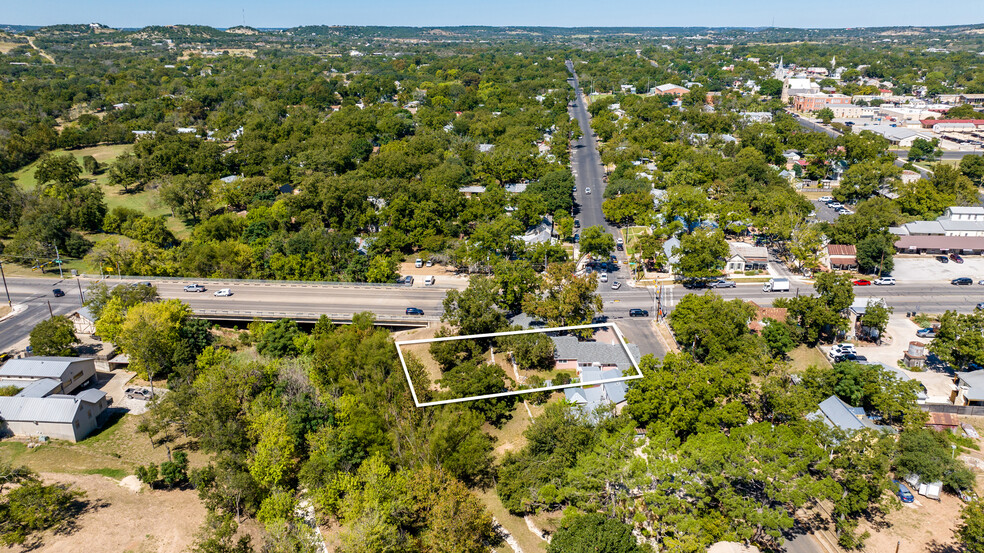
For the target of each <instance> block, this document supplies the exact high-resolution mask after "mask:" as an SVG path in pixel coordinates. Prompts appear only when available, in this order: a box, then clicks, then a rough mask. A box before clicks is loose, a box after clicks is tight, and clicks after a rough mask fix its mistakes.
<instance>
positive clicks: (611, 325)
mask: <svg viewBox="0 0 984 553" xmlns="http://www.w3.org/2000/svg"><path fill="white" fill-rule="evenodd" d="M586 328H610V329H611V330H612V331H613V332H614V333H615V336H616V337H617V338H618V343H619V344H620V345H621V346H622V350H623V351H624V352H625V356H626V357H628V358H629V362H630V363H632V367H633V368H634V369H635V370H636V374H634V375H629V376H621V377H618V378H604V379H601V380H593V381H591V382H588V383H584V382H578V383H571V384H560V385H558V386H544V387H543V388H533V389H530V390H512V391H509V392H502V393H498V394H485V395H481V396H472V397H461V398H455V399H445V400H441V401H428V402H426V403H420V401H419V400H418V399H417V390H416V388H414V386H413V379H411V378H410V371H409V370H407V362H406V360H405V359H404V358H403V350H402V349H401V346H410V345H414V344H429V343H432V342H447V341H450V340H468V339H475V338H496V337H499V336H511V335H514V334H534V333H537V334H545V333H547V332H561V331H567V330H583V329H586ZM396 353H397V355H399V356H400V364H401V365H403V374H404V375H406V377H407V384H409V385H410V395H412V396H413V404H414V405H416V406H417V407H435V406H438V405H448V404H451V403H463V402H466V401H478V400H480V399H494V398H499V397H508V396H517V395H523V394H533V393H537V392H547V391H553V390H563V389H566V388H581V387H583V386H597V385H599V384H609V383H612V382H626V381H628V380H638V379H640V378H642V369H640V368H639V362H638V360H636V359H635V358H633V357H632V354H631V353H629V347H628V345H626V342H625V337H624V336H623V335H622V330H621V329H619V328H618V325H616V324H615V323H597V324H589V325H576V326H559V327H553V328H537V329H529V330H514V331H510V332H492V333H489V334H471V335H468V336H446V337H443V338H425V339H421V340H402V341H399V342H396Z"/></svg>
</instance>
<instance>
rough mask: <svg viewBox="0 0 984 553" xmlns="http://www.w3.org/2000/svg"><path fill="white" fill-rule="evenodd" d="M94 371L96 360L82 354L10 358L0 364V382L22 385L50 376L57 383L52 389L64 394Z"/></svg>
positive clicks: (89, 376)
mask: <svg viewBox="0 0 984 553" xmlns="http://www.w3.org/2000/svg"><path fill="white" fill-rule="evenodd" d="M95 375H96V364H95V362H94V361H93V360H92V359H89V358H84V357H24V358H21V359H11V360H9V361H7V362H6V363H4V365H3V367H0V382H3V383H4V384H5V385H8V386H10V385H13V386H18V387H21V388H23V387H25V386H27V385H28V384H31V383H32V382H34V381H36V380H42V379H54V380H56V381H58V382H59V384H60V386H59V387H58V389H57V390H55V393H61V394H67V393H70V392H72V391H73V390H75V389H76V388H78V387H79V386H81V385H82V384H83V383H85V382H86V381H87V380H89V379H90V378H92V377H93V376H95Z"/></svg>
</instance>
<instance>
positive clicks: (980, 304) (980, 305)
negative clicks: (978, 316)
mask: <svg viewBox="0 0 984 553" xmlns="http://www.w3.org/2000/svg"><path fill="white" fill-rule="evenodd" d="M974 309H975V310H977V311H980V310H982V309H984V301H982V302H978V303H977V305H975V306H974Z"/></svg>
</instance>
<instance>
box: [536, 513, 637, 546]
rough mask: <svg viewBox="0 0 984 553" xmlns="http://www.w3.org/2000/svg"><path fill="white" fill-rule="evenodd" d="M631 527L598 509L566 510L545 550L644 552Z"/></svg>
mask: <svg viewBox="0 0 984 553" xmlns="http://www.w3.org/2000/svg"><path fill="white" fill-rule="evenodd" d="M645 551H651V549H649V548H646V547H643V546H641V545H639V544H638V543H636V539H635V536H634V535H633V534H632V527H631V526H629V525H628V524H625V523H624V522H621V521H619V520H613V519H610V518H608V517H606V516H605V515H603V514H600V513H585V514H578V513H575V512H568V513H565V515H564V518H563V519H562V520H561V522H560V529H558V530H557V532H556V533H555V534H554V536H553V539H552V540H550V545H548V546H547V553H643V552H645Z"/></svg>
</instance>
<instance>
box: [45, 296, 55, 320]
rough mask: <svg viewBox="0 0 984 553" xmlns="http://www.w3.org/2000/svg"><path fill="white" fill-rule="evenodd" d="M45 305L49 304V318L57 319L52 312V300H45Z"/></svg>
mask: <svg viewBox="0 0 984 553" xmlns="http://www.w3.org/2000/svg"><path fill="white" fill-rule="evenodd" d="M45 303H47V304H48V315H49V316H50V317H51V318H52V319H54V318H55V313H54V312H53V311H52V310H51V300H45Z"/></svg>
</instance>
